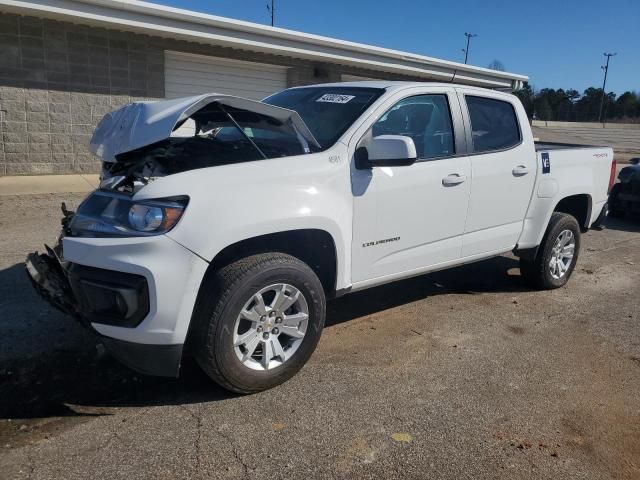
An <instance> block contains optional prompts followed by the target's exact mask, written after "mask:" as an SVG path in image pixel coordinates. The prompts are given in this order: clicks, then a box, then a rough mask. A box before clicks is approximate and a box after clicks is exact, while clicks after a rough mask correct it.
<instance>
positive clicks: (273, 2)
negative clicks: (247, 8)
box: [267, 0, 276, 27]
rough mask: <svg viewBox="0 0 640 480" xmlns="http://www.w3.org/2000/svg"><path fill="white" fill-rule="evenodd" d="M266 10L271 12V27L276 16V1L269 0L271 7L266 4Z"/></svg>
mask: <svg viewBox="0 0 640 480" xmlns="http://www.w3.org/2000/svg"><path fill="white" fill-rule="evenodd" d="M267 10H268V11H269V12H271V26H272V27H273V25H274V23H275V16H276V0H271V6H269V4H268V3H267Z"/></svg>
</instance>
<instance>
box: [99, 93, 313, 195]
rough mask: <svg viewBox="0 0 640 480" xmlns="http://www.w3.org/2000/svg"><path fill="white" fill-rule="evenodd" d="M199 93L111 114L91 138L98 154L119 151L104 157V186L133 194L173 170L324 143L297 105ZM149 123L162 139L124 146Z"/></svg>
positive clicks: (260, 157) (287, 152)
mask: <svg viewBox="0 0 640 480" xmlns="http://www.w3.org/2000/svg"><path fill="white" fill-rule="evenodd" d="M194 98H195V100H196V101H194V102H192V103H191V104H188V105H187V108H184V109H182V110H178V109H177V108H176V107H175V103H176V102H175V101H161V102H153V103H140V104H131V105H128V106H126V107H123V108H122V109H121V110H119V111H116V112H113V113H112V114H108V115H107V116H105V118H104V119H103V121H102V122H101V124H100V125H98V128H97V129H96V133H94V139H92V144H91V146H92V147H93V149H94V152H95V153H96V154H97V155H98V156H100V153H103V152H108V153H110V154H111V152H113V153H112V155H113V160H112V159H110V158H109V159H105V160H104V161H103V171H102V176H101V184H100V188H101V189H103V190H113V191H118V192H121V193H129V194H133V193H135V192H136V191H137V190H139V189H140V188H142V187H143V186H144V185H146V184H147V183H149V182H151V181H153V180H154V179H156V178H159V177H164V176H167V175H173V174H176V173H180V172H185V171H188V170H194V169H199V168H208V167H215V166H220V165H228V164H233V163H240V162H250V161H256V160H266V159H270V158H278V157H287V156H293V155H303V154H305V153H311V152H312V151H315V150H317V149H318V148H319V145H318V144H317V141H315V139H314V138H313V135H311V133H310V132H309V131H308V129H307V128H306V125H305V124H304V122H302V120H301V119H300V118H299V117H298V115H297V113H295V112H293V111H291V110H286V109H283V108H279V107H274V106H271V105H266V104H263V103H260V102H253V101H250V100H245V99H239V98H237V97H225V96H217V97H214V98H213V99H211V98H208V97H205V98H202V97H194ZM219 99H220V100H219ZM162 104H166V105H167V108H166V109H165V110H162V109H159V108H158V107H159V106H160V107H161V106H162ZM240 106H242V107H245V106H247V107H250V108H251V109H248V108H240ZM136 107H138V108H136ZM178 107H182V105H178ZM165 111H166V112H168V114H165ZM162 115H164V116H162ZM132 117H133V118H132ZM158 117H161V119H160V120H159V121H157V122H156V123H157V124H158V125H153V124H152V125H151V126H149V122H150V120H153V119H155V118H158ZM167 117H168V119H166V118H167ZM172 117H173V119H174V121H173V122H172V121H171V120H172ZM141 119H142V120H141ZM141 123H144V125H140V124H141ZM143 127H146V128H147V130H144V131H143V133H144V135H145V136H146V137H147V138H150V139H154V140H157V141H154V142H153V143H150V144H146V145H142V146H140V147H138V148H134V149H131V150H126V151H118V149H119V147H121V145H122V144H127V142H128V143H129V144H133V145H135V141H136V138H137V137H134V135H135V131H136V129H137V128H138V129H140V128H143ZM125 128H129V129H130V133H129V137H128V138H127V137H125V138H121V137H122V135H123V133H122V131H123V130H124V129H125ZM153 129H157V130H159V131H158V132H157V133H156V132H154V131H153ZM149 130H152V131H151V135H150V134H149ZM140 136H141V135H138V137H140ZM96 137H97V138H96ZM158 137H164V138H158ZM101 142H102V143H101ZM143 143H144V142H143ZM120 149H121V148H120ZM105 155H106V154H105Z"/></svg>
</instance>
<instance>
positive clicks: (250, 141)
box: [217, 103, 269, 160]
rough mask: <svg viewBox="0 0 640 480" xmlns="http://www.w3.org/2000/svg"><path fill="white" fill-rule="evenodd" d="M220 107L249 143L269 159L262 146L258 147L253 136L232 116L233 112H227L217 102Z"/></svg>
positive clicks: (263, 156)
mask: <svg viewBox="0 0 640 480" xmlns="http://www.w3.org/2000/svg"><path fill="white" fill-rule="evenodd" d="M217 105H218V108H219V109H220V110H221V111H222V113H224V114H225V115H226V116H227V118H228V119H229V120H230V121H231V123H233V124H234V125H235V127H236V128H237V129H238V131H239V132H240V133H241V134H242V136H243V137H244V138H246V139H247V140H248V141H249V143H250V144H251V145H252V146H253V148H255V149H256V151H257V152H258V153H259V154H260V155H261V156H262V158H263V159H264V160H267V159H268V158H269V157H267V156H266V155H265V154H264V152H263V151H262V150H260V147H258V145H256V142H254V141H253V140H251V137H250V136H249V135H247V134H246V132H245V131H244V130H243V128H242V127H241V126H240V125H239V124H238V122H236V119H235V118H233V117H232V116H231V114H230V113H229V112H227V111H226V110H225V109H224V107H223V106H222V104H220V103H217Z"/></svg>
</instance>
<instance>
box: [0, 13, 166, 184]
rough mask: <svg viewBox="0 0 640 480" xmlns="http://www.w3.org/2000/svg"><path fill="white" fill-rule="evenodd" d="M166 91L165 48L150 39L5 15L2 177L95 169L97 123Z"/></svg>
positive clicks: (0, 72) (0, 87)
mask: <svg viewBox="0 0 640 480" xmlns="http://www.w3.org/2000/svg"><path fill="white" fill-rule="evenodd" d="M162 97H164V50H163V49H162V48H159V47H157V46H156V45H155V44H154V42H153V39H152V38H151V37H145V36H142V35H133V34H129V33H125V32H118V31H112V30H106V29H100V28H95V27H87V26H82V25H75V24H71V23H64V22H57V21H52V20H43V19H39V18H33V17H24V16H18V15H9V14H0V137H1V141H0V175H19V174H46V173H71V172H95V171H97V170H98V168H99V162H98V161H97V160H96V159H95V157H93V156H92V155H91V154H90V153H89V151H88V149H87V144H88V142H89V138H90V136H91V133H92V131H93V129H94V128H95V125H96V123H97V122H98V121H99V120H100V119H101V118H102V116H103V115H104V114H105V113H107V112H108V111H110V110H113V109H114V108H116V107H118V106H121V105H124V104H126V103H129V102H131V101H135V100H140V99H147V98H162Z"/></svg>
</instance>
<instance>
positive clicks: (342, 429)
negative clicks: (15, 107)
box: [0, 194, 640, 480]
mask: <svg viewBox="0 0 640 480" xmlns="http://www.w3.org/2000/svg"><path fill="white" fill-rule="evenodd" d="M82 196H83V194H43V195H22V196H2V197H0V478H6V479H23V478H24V479H27V478H30V479H65V480H67V479H68V480H70V479H76V478H77V479H86V478H100V479H119V478H122V479H135V478H154V479H164V478H167V479H168V478H231V479H235V478H237V479H244V478H246V479H253V478H255V479H261V480H264V479H266V478H269V479H278V478H291V479H299V478H349V479H351V478H416V479H417V478H421V479H423V478H434V479H465V478H469V479H485V478H486V479H489V478H491V479H495V478H504V479H515V478H517V479H529V478H540V479H543V478H544V479H550V478H553V479H565V478H567V479H568V478H572V479H573V478H585V479H586V478H588V479H605V478H606V479H609V478H622V479H636V478H640V325H639V322H640V308H639V305H640V302H639V300H638V285H639V284H640V267H639V265H640V249H639V248H638V242H639V240H640V235H638V232H640V223H638V222H637V221H635V222H634V221H631V220H624V221H612V220H610V221H609V222H608V228H607V229H606V230H604V231H601V232H597V231H593V232H589V233H588V234H586V235H585V236H584V237H583V244H582V252H581V256H580V260H579V262H578V266H577V269H576V271H575V273H574V276H573V278H572V279H571V281H570V282H569V284H568V285H567V286H566V287H565V288H562V289H559V290H554V291H550V292H538V291H531V290H530V289H528V288H527V287H526V286H525V285H524V284H523V283H522V281H521V278H520V275H519V270H518V266H517V261H516V259H514V258H513V257H510V256H503V257H499V258H496V259H492V260H488V261H484V262H480V263H476V264H472V265H468V266H464V267H459V268H456V269H453V270H449V271H444V272H438V273H434V274H431V275H425V276H421V277H418V278H414V279H411V280H405V281H401V282H398V283H395V284H392V285H387V286H383V287H379V288H375V289H372V290H369V291H365V292H362V293H356V294H353V295H349V296H346V297H343V298H341V299H338V300H335V301H332V302H330V303H329V311H328V319H327V327H326V329H325V332H324V334H323V338H322V340H321V341H320V344H319V346H318V349H317V350H316V352H315V354H314V356H313V357H312V359H311V361H310V362H309V364H308V365H307V366H306V367H305V368H304V369H303V370H302V371H301V372H300V373H299V374H298V375H297V376H296V377H294V378H293V379H292V380H291V381H289V382H288V383H286V384H284V385H282V386H280V387H277V388H275V389H273V390H270V391H267V392H263V393H260V394H257V395H251V396H236V395H232V394H229V393H227V392H225V391H224V390H221V389H220V388H218V387H216V386H215V385H214V384H213V383H212V382H210V381H209V380H208V378H207V377H206V376H205V375H204V374H202V373H201V372H200V370H199V369H198V368H197V366H196V365H195V364H194V363H193V361H191V360H186V361H185V365H184V369H183V376H182V378H180V379H177V380H174V379H162V378H153V377H146V376H143V375H139V374H136V373H134V372H131V371H130V370H128V369H127V368H125V367H123V366H121V365H120V364H118V362H116V361H115V360H114V359H113V358H111V357H110V356H109V354H108V353H106V352H105V351H104V349H103V348H101V346H100V345H99V344H98V342H97V339H96V338H95V337H93V336H91V335H90V334H88V333H87V332H85V331H84V330H82V329H81V328H80V327H79V326H78V325H76V324H75V323H74V322H73V321H72V320H71V319H69V318H66V317H64V316H63V315H62V314H60V313H58V312H57V311H55V310H52V309H51V308H50V307H49V306H48V305H47V304H46V303H44V302H43V301H41V300H40V299H39V298H38V297H37V296H36V295H35V293H34V292H33V291H32V288H31V286H30V285H29V283H28V280H27V278H26V274H25V273H24V270H23V266H22V263H21V262H22V261H23V259H24V257H25V255H26V254H27V253H28V252H30V251H33V250H35V249H38V248H41V245H42V243H44V242H52V241H54V240H55V237H56V234H57V231H58V228H59V210H58V208H59V207H58V206H59V204H60V202H61V201H63V200H65V201H67V202H68V204H69V205H70V206H74V205H75V204H77V203H78V202H79V201H80V200H81V198H82Z"/></svg>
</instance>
